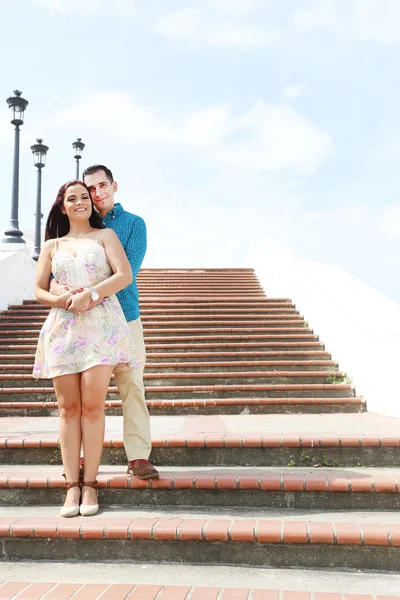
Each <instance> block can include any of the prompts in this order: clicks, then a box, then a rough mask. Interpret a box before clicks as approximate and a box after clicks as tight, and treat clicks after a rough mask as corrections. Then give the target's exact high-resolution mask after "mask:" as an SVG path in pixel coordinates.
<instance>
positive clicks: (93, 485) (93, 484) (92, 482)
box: [82, 479, 97, 489]
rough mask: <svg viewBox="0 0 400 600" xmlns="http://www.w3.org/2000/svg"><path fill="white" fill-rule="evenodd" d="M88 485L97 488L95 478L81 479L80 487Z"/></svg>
mask: <svg viewBox="0 0 400 600" xmlns="http://www.w3.org/2000/svg"><path fill="white" fill-rule="evenodd" d="M84 486H86V487H90V488H94V489H96V488H97V479H96V481H82V487H84Z"/></svg>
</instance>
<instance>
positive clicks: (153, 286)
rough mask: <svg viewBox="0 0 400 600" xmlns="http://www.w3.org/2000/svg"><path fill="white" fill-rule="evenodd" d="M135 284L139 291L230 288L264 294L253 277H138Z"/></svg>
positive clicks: (217, 289)
mask: <svg viewBox="0 0 400 600" xmlns="http://www.w3.org/2000/svg"><path fill="white" fill-rule="evenodd" d="M137 284H138V288H139V290H140V291H141V292H143V290H164V289H165V290H171V289H173V290H178V291H181V290H189V291H191V290H200V291H201V292H202V291H203V290H207V291H209V290H214V291H215V292H218V291H219V290H224V291H225V290H229V292H230V293H232V290H233V291H234V293H235V294H236V293H237V292H238V291H242V290H244V291H248V292H249V293H250V294H251V293H252V292H256V293H258V292H262V293H263V294H264V295H265V292H264V290H263V288H262V286H261V285H260V283H259V282H258V281H256V280H255V279H252V280H247V281H246V280H241V281H238V280H235V279H224V280H219V281H218V280H214V281H213V280H211V279H208V280H207V279H205V280H203V279H197V280H195V279H193V280H191V281H189V280H188V281H184V280H179V279H175V280H172V279H170V280H164V281H161V280H153V281H150V280H147V281H146V280H144V279H140V280H139V279H138V280H137Z"/></svg>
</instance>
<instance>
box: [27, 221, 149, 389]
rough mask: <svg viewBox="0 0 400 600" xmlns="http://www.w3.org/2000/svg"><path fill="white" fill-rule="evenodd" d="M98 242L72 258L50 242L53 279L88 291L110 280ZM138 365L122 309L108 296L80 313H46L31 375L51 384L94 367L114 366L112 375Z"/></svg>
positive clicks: (59, 310) (110, 271) (101, 247)
mask: <svg viewBox="0 0 400 600" xmlns="http://www.w3.org/2000/svg"><path fill="white" fill-rule="evenodd" d="M99 234H100V232H99ZM98 238H99V236H97V240H96V241H95V242H94V243H93V244H89V245H88V246H84V247H83V248H82V249H80V250H79V251H78V252H77V254H76V256H74V255H73V254H71V253H70V252H63V251H60V250H58V240H55V250H56V252H55V254H54V256H53V260H52V273H53V275H54V277H55V278H56V279H57V281H58V282H59V283H60V284H64V285H67V286H69V287H71V288H76V287H82V288H91V287H93V286H95V285H96V284H98V283H100V282H101V281H104V280H105V279H107V278H108V277H110V276H111V275H112V274H113V271H112V269H111V266H110V264H109V262H108V260H107V257H106V253H105V250H104V247H103V246H102V245H101V244H99V243H98ZM139 364H140V359H139V355H138V352H137V349H136V346H135V344H134V341H133V339H132V336H131V334H130V331H129V327H128V324H127V322H126V319H125V317H124V313H123V312H122V308H121V305H120V303H119V302H118V299H117V297H116V296H115V295H112V296H109V297H107V298H103V299H102V300H101V302H100V303H99V304H98V305H97V306H95V307H94V308H92V309H91V310H88V311H86V312H84V313H73V312H70V311H69V310H67V309H66V308H59V307H56V308H54V307H53V308H51V309H50V312H49V315H48V317H47V319H46V321H45V323H44V325H43V327H42V329H41V331H40V334H39V341H38V346H37V349H36V357H35V364H34V367H33V374H32V375H33V377H34V378H35V379H39V378H40V379H52V378H54V377H59V376H61V375H69V374H71V373H81V372H82V371H86V370H87V369H90V368H91V367H94V366H96V365H113V366H115V370H114V372H116V371H123V370H127V369H131V368H132V367H136V366H138V365H139Z"/></svg>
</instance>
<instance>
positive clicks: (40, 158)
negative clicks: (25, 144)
mask: <svg viewBox="0 0 400 600" xmlns="http://www.w3.org/2000/svg"><path fill="white" fill-rule="evenodd" d="M36 142H37V143H36V144H34V145H33V146H31V150H32V154H33V164H34V165H35V167H38V169H42V168H43V167H44V166H45V165H46V154H47V151H48V149H49V148H48V146H45V145H44V144H43V140H42V139H41V138H38V139H37V140H36Z"/></svg>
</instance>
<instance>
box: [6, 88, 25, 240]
mask: <svg viewBox="0 0 400 600" xmlns="http://www.w3.org/2000/svg"><path fill="white" fill-rule="evenodd" d="M14 94H15V96H11V97H10V98H7V104H8V106H9V108H10V109H11V110H12V119H11V123H12V124H13V125H15V137H14V165H13V182H12V195H11V221H10V228H9V229H8V230H7V231H5V232H4V234H5V235H6V237H5V238H4V239H3V240H2V242H3V243H5V244H25V240H23V239H22V236H23V233H22V231H20V229H19V223H18V200H19V128H20V126H21V125H23V124H24V111H25V109H26V107H27V106H28V100H25V99H24V98H22V96H21V94H22V92H20V91H19V90H14Z"/></svg>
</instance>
